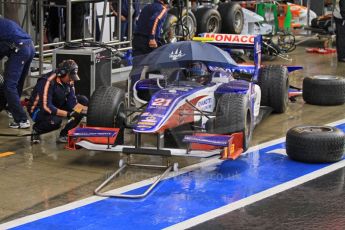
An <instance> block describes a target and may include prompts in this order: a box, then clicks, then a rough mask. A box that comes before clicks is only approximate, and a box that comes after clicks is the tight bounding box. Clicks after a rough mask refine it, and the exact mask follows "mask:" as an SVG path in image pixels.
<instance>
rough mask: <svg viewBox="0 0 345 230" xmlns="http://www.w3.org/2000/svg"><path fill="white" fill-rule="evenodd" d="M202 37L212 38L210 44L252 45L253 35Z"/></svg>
mask: <svg viewBox="0 0 345 230" xmlns="http://www.w3.org/2000/svg"><path fill="white" fill-rule="evenodd" d="M203 37H206V38H213V41H212V42H218V43H233V44H249V45H253V44H254V38H255V35H237V34H210V33H205V34H203Z"/></svg>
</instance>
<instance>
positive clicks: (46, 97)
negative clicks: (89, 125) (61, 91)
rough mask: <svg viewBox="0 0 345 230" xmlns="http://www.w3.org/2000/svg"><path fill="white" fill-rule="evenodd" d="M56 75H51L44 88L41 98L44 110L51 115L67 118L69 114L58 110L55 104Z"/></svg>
mask: <svg viewBox="0 0 345 230" xmlns="http://www.w3.org/2000/svg"><path fill="white" fill-rule="evenodd" d="M55 77H56V74H55V73H54V74H53V75H51V76H50V77H49V78H48V80H47V81H46V83H45V84H44V86H43V90H42V91H41V95H40V97H41V98H42V107H43V110H44V111H46V112H47V113H49V114H51V115H57V116H60V117H67V116H68V112H67V111H65V110H61V109H58V108H56V107H55V106H54V104H53V88H52V87H51V86H52V81H53V80H54V79H55Z"/></svg>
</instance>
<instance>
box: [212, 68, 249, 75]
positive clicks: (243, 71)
mask: <svg viewBox="0 0 345 230" xmlns="http://www.w3.org/2000/svg"><path fill="white" fill-rule="evenodd" d="M209 69H210V70H211V71H219V72H224V73H233V72H240V73H250V74H253V73H254V68H253V67H252V66H249V67H246V66H243V67H241V66H236V67H233V68H231V67H230V68H222V67H218V66H209Z"/></svg>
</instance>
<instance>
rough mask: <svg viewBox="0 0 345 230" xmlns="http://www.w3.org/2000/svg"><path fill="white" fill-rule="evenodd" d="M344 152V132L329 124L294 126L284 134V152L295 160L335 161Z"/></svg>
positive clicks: (340, 157)
mask: <svg viewBox="0 0 345 230" xmlns="http://www.w3.org/2000/svg"><path fill="white" fill-rule="evenodd" d="M344 152H345V134H344V132H343V131H341V130H340V129H338V128H335V127H330V126H296V127H294V128H291V129H290V130H289V131H288V132H287V134H286V153H287V155H288V156H289V157H290V158H291V159H293V160H296V161H302V162H309V163H324V162H336V161H339V160H341V159H342V156H343V154H344Z"/></svg>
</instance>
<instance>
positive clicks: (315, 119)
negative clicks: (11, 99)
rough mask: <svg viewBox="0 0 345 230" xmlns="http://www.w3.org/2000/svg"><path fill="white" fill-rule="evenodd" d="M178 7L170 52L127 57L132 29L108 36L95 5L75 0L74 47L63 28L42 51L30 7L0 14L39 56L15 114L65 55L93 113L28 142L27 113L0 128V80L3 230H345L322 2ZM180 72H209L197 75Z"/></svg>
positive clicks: (343, 124) (339, 88)
mask: <svg viewBox="0 0 345 230" xmlns="http://www.w3.org/2000/svg"><path fill="white" fill-rule="evenodd" d="M42 2H43V3H42ZM42 2H41V1H38V2H37V3H35V4H34V5H35V6H36V7H34V8H35V10H36V12H38V11H40V12H49V13H50V14H53V13H52V12H53V11H52V8H54V7H55V8H57V9H59V10H58V13H59V16H60V17H63V16H62V15H63V13H64V12H65V11H61V9H65V10H66V16H67V18H69V17H70V18H69V19H71V18H72V20H73V19H74V20H76V19H75V18H73V17H72V15H73V4H80V3H79V2H78V3H75V2H74V1H70V0H68V1H67V2H58V3H53V4H52V3H50V4H46V3H44V1H42ZM128 2H129V3H127V4H129V5H132V4H133V1H128ZM188 2H189V1H186V2H183V1H180V2H173V3H170V10H169V13H168V14H167V18H166V21H165V24H164V25H163V27H162V37H163V38H164V40H165V43H166V44H165V45H162V46H160V47H158V48H156V49H154V50H153V51H151V52H150V53H148V54H146V55H144V56H139V58H138V57H135V56H134V57H133V53H132V46H131V45H132V38H133V35H134V33H135V28H132V19H130V20H129V23H128V30H127V32H126V33H127V34H126V36H125V38H124V39H122V40H121V39H119V38H120V37H122V34H121V29H119V28H120V27H121V18H120V17H116V16H115V15H113V14H112V13H111V8H110V5H111V4H110V5H109V4H108V2H107V1H105V2H99V1H96V2H93V1H85V3H84V4H85V6H88V7H90V9H91V10H90V11H89V12H88V13H86V14H85V17H86V19H85V20H84V25H83V26H84V32H83V36H84V37H82V38H84V39H83V40H81V39H79V40H78V39H74V38H72V37H73V36H74V35H75V34H74V33H73V32H72V31H73V30H74V29H75V28H74V25H75V24H73V22H72V23H70V22H69V21H68V20H67V21H63V20H62V19H61V18H60V19H61V20H62V21H59V23H60V24H59V23H58V24H59V25H60V26H63V27H61V28H64V29H66V32H65V33H61V31H60V32H59V34H57V35H55V36H57V38H55V40H54V39H53V40H54V42H53V41H52V40H51V41H48V40H49V39H51V37H52V35H53V33H52V32H50V35H49V36H50V37H48V38H47V39H48V40H47V41H44V39H43V40H42V39H41V40H40V39H39V37H40V38H43V37H42V34H41V33H43V31H44V26H47V24H45V25H44V24H43V22H44V21H49V20H48V19H46V18H44V17H43V15H40V14H38V13H37V14H35V13H32V11H31V16H36V19H37V20H34V18H35V17H33V18H31V19H30V20H32V21H34V22H35V23H36V24H35V23H34V24H33V25H34V26H33V25H32V24H31V23H32V22H31V21H28V20H27V19H25V16H24V15H25V12H29V11H26V10H27V9H33V8H32V7H30V4H26V5H25V4H24V5H25V6H23V7H22V6H21V5H19V6H20V7H18V9H19V10H18V13H14V14H12V15H11V14H10V11H6V9H7V8H6V7H5V8H3V9H2V10H3V11H2V12H4V10H5V12H4V13H3V14H2V15H4V16H5V17H6V18H10V19H11V20H15V19H17V20H18V21H19V22H21V20H23V23H22V24H23V25H24V29H25V30H26V31H27V32H28V33H29V34H30V35H31V36H32V38H33V41H34V43H35V48H36V54H35V57H34V59H33V61H32V63H31V69H30V72H29V76H28V77H27V78H26V82H25V86H24V91H23V94H22V96H21V105H22V106H24V107H26V106H27V103H28V98H29V97H30V95H31V94H32V92H33V91H34V89H35V84H36V82H38V81H37V79H40V77H41V76H42V75H44V74H46V73H48V72H50V71H51V70H55V69H58V68H59V67H58V63H60V62H62V61H63V60H65V59H73V60H75V61H76V63H77V64H78V66H79V68H78V75H79V77H80V81H76V84H75V87H76V89H75V90H76V92H77V93H78V94H83V95H86V96H87V97H88V99H89V103H88V106H87V109H80V108H75V109H74V110H73V113H77V114H78V115H80V116H81V117H82V119H81V122H80V124H78V126H76V127H75V128H73V129H70V130H69V131H68V140H67V143H59V142H58V139H59V131H60V130H61V129H59V130H55V131H51V132H47V133H43V134H40V135H39V136H40V142H39V143H38V144H37V143H36V144H35V143H32V141H31V140H32V137H33V135H34V134H35V133H33V132H32V130H33V124H34V123H35V121H34V120H32V119H31V118H30V123H31V127H30V128H27V129H11V128H9V127H8V123H9V121H11V119H12V118H10V113H9V111H8V107H7V106H6V103H4V102H5V98H6V91H5V87H6V84H5V79H6V76H5V74H1V76H0V110H1V111H0V170H1V173H0V180H1V185H0V188H1V189H0V191H1V198H0V229H163V228H164V229H292V228H296V229H326V228H327V229H328V228H332V229H344V228H345V221H344V218H343V216H344V215H345V212H344V210H345V209H344V205H343V204H344V203H345V198H344V197H345V196H344V195H345V179H344V178H345V177H344V175H345V160H344V154H345V63H344V62H342V61H338V56H337V50H336V46H335V37H336V35H335V34H336V33H335V32H334V30H332V28H333V29H334V26H333V24H334V21H333V19H332V16H330V15H329V14H331V12H332V11H333V10H334V4H333V3H332V2H331V1H330V2H328V1H274V2H273V1H231V2H217V1H214V2H206V1H198V2H194V1H191V2H189V3H188ZM287 2H289V3H287ZM320 2H322V4H321V3H320ZM150 3H151V2H142V1H140V9H141V10H143V8H144V7H145V5H148V4H150ZM186 3H187V4H186ZM6 4H7V5H6ZM12 4H13V3H6V2H5V4H3V7H4V6H8V7H10V6H12ZM121 4H125V3H124V1H117V5H114V6H112V7H113V10H115V11H116V13H117V12H121V11H123V8H122V6H121ZM303 4H304V5H305V6H303ZM52 5H54V6H53V7H52ZM61 5H62V6H63V7H61ZM56 6H57V7H56ZM129 8H131V7H129ZM71 10H72V11H71ZM93 10H94V11H93ZM133 10H134V9H133V8H132V9H129V11H130V12H131V11H133ZM6 12H8V13H7V15H6ZM92 12H97V13H96V14H92ZM296 12H298V13H296ZM60 13H62V14H60ZM68 15H69V16H68ZM41 16H42V18H43V19H44V20H42V21H41V20H40V17H41ZM42 18H41V19H42ZM93 20H94V21H96V20H97V21H98V22H99V24H100V25H99V29H100V31H101V32H100V37H98V38H96V33H93V32H95V30H96V28H95V27H94V24H92V21H93ZM49 22H50V23H52V22H51V21H49ZM40 23H41V24H40ZM89 23H90V24H89ZM328 23H330V24H328ZM38 24H40V25H41V27H40V28H39V26H38V27H37V25H38ZM35 25H36V27H35ZM325 25H327V26H325ZM25 26H26V27H25ZM49 28H50V27H46V29H48V30H49ZM114 28H115V29H114ZM50 29H51V28H50ZM93 30H94V31H93ZM267 31H269V32H268V33H267ZM35 32H36V35H35ZM73 34H74V35H73ZM72 35H73V36H72ZM71 36H72V37H71ZM134 36H135V35H134ZM87 37H89V38H87ZM108 37H109V39H108ZM85 38H87V39H86V40H85ZM99 39H100V40H99ZM3 63H6V60H3ZM192 63H198V64H199V63H202V65H201V67H204V66H205V69H206V71H207V72H206V73H205V72H203V71H200V70H202V68H200V66H197V67H198V71H199V72H197V74H196V75H193V73H194V72H193V71H194V70H195V68H194V67H195V66H194V65H193V67H191V64H192ZM133 76H134V77H133ZM136 76H138V78H136ZM71 119H76V117H74V116H70V117H68V118H64V119H62V120H63V121H62V122H63V123H62V127H63V126H64V125H65V124H66V123H68V122H71Z"/></svg>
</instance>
